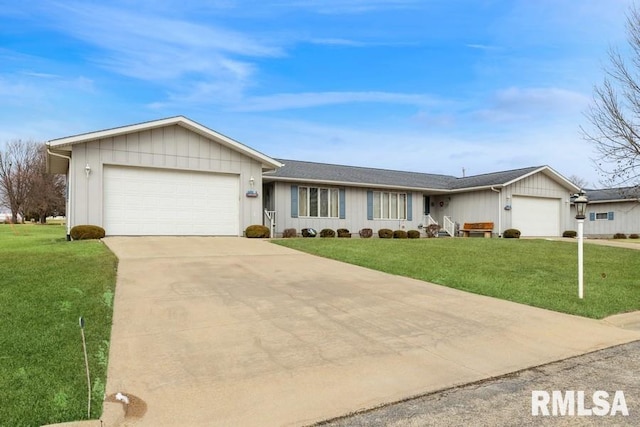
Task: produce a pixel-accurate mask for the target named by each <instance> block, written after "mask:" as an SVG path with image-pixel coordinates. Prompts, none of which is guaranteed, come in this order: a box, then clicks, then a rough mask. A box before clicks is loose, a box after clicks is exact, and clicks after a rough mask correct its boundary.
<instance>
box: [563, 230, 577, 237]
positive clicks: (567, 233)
mask: <svg viewBox="0 0 640 427" xmlns="http://www.w3.org/2000/svg"><path fill="white" fill-rule="evenodd" d="M577 235H578V233H577V232H576V231H575V230H565V231H564V232H563V233H562V237H571V238H574V237H576V236H577Z"/></svg>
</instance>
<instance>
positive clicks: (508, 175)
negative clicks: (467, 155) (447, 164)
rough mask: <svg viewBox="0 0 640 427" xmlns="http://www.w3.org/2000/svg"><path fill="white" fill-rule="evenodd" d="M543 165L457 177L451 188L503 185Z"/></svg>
mask: <svg viewBox="0 0 640 427" xmlns="http://www.w3.org/2000/svg"><path fill="white" fill-rule="evenodd" d="M541 167H543V166H532V167H528V168H522V169H513V170H508V171H501V172H492V173H486V174H482V175H474V176H469V177H465V178H456V179H455V181H454V182H453V183H452V184H451V187H450V188H451V189H452V190H453V189H460V188H473V187H489V186H492V185H502V184H506V183H507V182H511V181H513V180H514V179H518V178H520V177H522V176H525V175H527V174H530V173H531V172H533V171H536V170H538V169H540V168H541Z"/></svg>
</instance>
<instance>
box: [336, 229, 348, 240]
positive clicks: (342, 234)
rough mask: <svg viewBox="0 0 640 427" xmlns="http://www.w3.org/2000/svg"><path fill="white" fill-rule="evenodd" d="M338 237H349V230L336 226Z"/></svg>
mask: <svg viewBox="0 0 640 427" xmlns="http://www.w3.org/2000/svg"><path fill="white" fill-rule="evenodd" d="M338 237H342V238H345V237H346V238H348V239H350V238H351V233H350V232H349V230H347V229H346V228H338Z"/></svg>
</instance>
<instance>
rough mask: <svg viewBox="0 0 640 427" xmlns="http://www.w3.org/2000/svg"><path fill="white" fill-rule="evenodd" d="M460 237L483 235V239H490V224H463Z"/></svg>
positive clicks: (491, 225)
mask: <svg viewBox="0 0 640 427" xmlns="http://www.w3.org/2000/svg"><path fill="white" fill-rule="evenodd" d="M460 231H462V237H469V235H470V234H471V233H484V237H491V232H492V231H493V223H492V222H465V223H464V225H463V226H462V228H461V229H460Z"/></svg>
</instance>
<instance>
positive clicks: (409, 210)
mask: <svg viewBox="0 0 640 427" xmlns="http://www.w3.org/2000/svg"><path fill="white" fill-rule="evenodd" d="M411 196H412V194H411V193H407V221H413V212H412V211H413V202H412V201H411Z"/></svg>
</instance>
